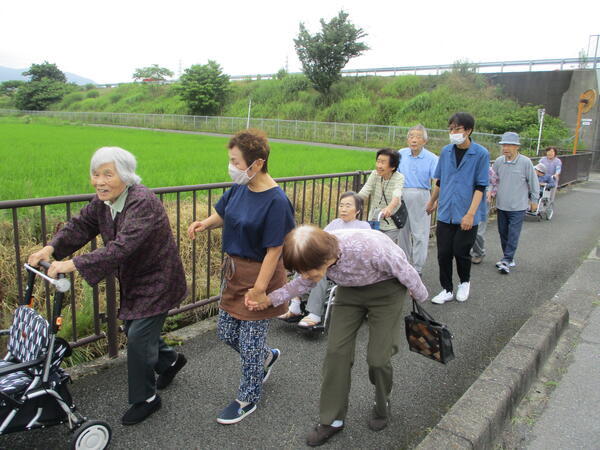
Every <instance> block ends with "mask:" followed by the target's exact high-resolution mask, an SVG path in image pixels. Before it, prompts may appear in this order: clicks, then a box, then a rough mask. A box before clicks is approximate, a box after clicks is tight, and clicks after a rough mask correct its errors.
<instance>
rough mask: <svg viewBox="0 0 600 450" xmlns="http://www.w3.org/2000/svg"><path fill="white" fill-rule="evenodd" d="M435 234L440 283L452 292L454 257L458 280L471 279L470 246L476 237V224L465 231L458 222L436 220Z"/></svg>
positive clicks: (462, 281)
mask: <svg viewBox="0 0 600 450" xmlns="http://www.w3.org/2000/svg"><path fill="white" fill-rule="evenodd" d="M435 236H436V240H437V251H438V264H439V266H440V284H441V285H442V288H443V289H445V290H447V291H448V292H452V291H453V286H452V261H453V260H454V259H455V260H456V271H457V272H458V278H459V279H460V282H461V283H465V282H467V281H469V280H470V279H471V247H473V244H474V243H475V238H476V237H477V225H475V226H473V227H472V228H471V229H470V230H466V231H465V230H462V229H461V228H460V224H452V223H446V222H440V221H438V223H437V226H436V229H435Z"/></svg>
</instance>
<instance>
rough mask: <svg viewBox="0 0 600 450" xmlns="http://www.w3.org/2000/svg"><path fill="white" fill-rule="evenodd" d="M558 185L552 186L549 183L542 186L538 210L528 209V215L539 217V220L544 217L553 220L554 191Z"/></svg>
mask: <svg viewBox="0 0 600 450" xmlns="http://www.w3.org/2000/svg"><path fill="white" fill-rule="evenodd" d="M555 191H556V186H554V187H550V186H548V185H547V184H545V185H543V186H541V188H540V200H539V202H538V208H537V210H536V211H527V213H526V214H527V215H528V216H530V217H535V218H537V220H538V222H539V221H541V220H542V219H546V220H548V221H549V220H552V216H553V215H554V200H553V198H554V193H555Z"/></svg>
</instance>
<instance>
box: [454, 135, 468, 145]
mask: <svg viewBox="0 0 600 450" xmlns="http://www.w3.org/2000/svg"><path fill="white" fill-rule="evenodd" d="M465 139H466V138H465V136H464V135H463V134H462V133H456V134H452V133H451V134H450V143H451V144H454V145H460V144H462V143H463V142H465Z"/></svg>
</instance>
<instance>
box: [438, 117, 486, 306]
mask: <svg viewBox="0 0 600 450" xmlns="http://www.w3.org/2000/svg"><path fill="white" fill-rule="evenodd" d="M474 127H475V119H474V118H473V116H472V115H471V114H469V113H465V112H459V113H456V114H454V115H453V116H452V117H451V118H450V120H448V131H449V132H450V144H449V145H446V146H445V147H444V148H443V149H442V151H441V152H440V159H439V160H438V164H437V168H436V170H435V173H434V175H433V177H434V178H436V179H437V180H438V181H437V182H436V186H435V187H434V189H433V194H432V195H431V199H430V200H429V202H428V203H427V212H428V213H432V212H433V210H434V209H435V202H436V201H437V200H438V197H439V205H438V215H437V226H436V240H437V249H438V265H439V267H440V284H441V285H442V291H441V292H440V293H439V294H438V295H436V296H435V297H433V298H432V299H431V301H432V302H433V303H437V304H438V305H442V304H444V303H445V302H448V301H451V300H453V299H454V294H453V285H452V261H453V260H454V259H455V260H456V271H457V272H458V277H459V279H460V284H459V285H458V290H457V292H456V300H458V301H459V302H464V301H466V300H467V298H469V291H470V288H471V283H470V279H471V255H470V251H471V247H473V243H474V242H475V237H476V236H477V226H478V224H479V222H481V221H482V220H484V218H485V202H483V201H482V198H483V193H484V191H485V188H486V186H487V185H488V184H489V176H488V168H489V166H490V156H489V153H488V151H487V149H486V148H485V147H483V146H481V145H479V144H477V143H476V142H475V141H473V140H472V139H471V133H473V128H474Z"/></svg>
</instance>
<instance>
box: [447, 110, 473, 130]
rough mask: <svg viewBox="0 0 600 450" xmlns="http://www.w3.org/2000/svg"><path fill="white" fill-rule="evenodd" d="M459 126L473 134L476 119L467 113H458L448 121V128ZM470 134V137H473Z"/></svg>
mask: <svg viewBox="0 0 600 450" xmlns="http://www.w3.org/2000/svg"><path fill="white" fill-rule="evenodd" d="M450 125H455V126H456V125H458V126H460V127H463V128H464V129H465V130H471V133H472V132H473V130H474V129H475V118H474V117H473V116H472V115H471V114H469V113H467V112H457V113H456V114H454V115H453V116H452V117H450V118H449V119H448V126H450ZM471 133H469V135H471Z"/></svg>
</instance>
